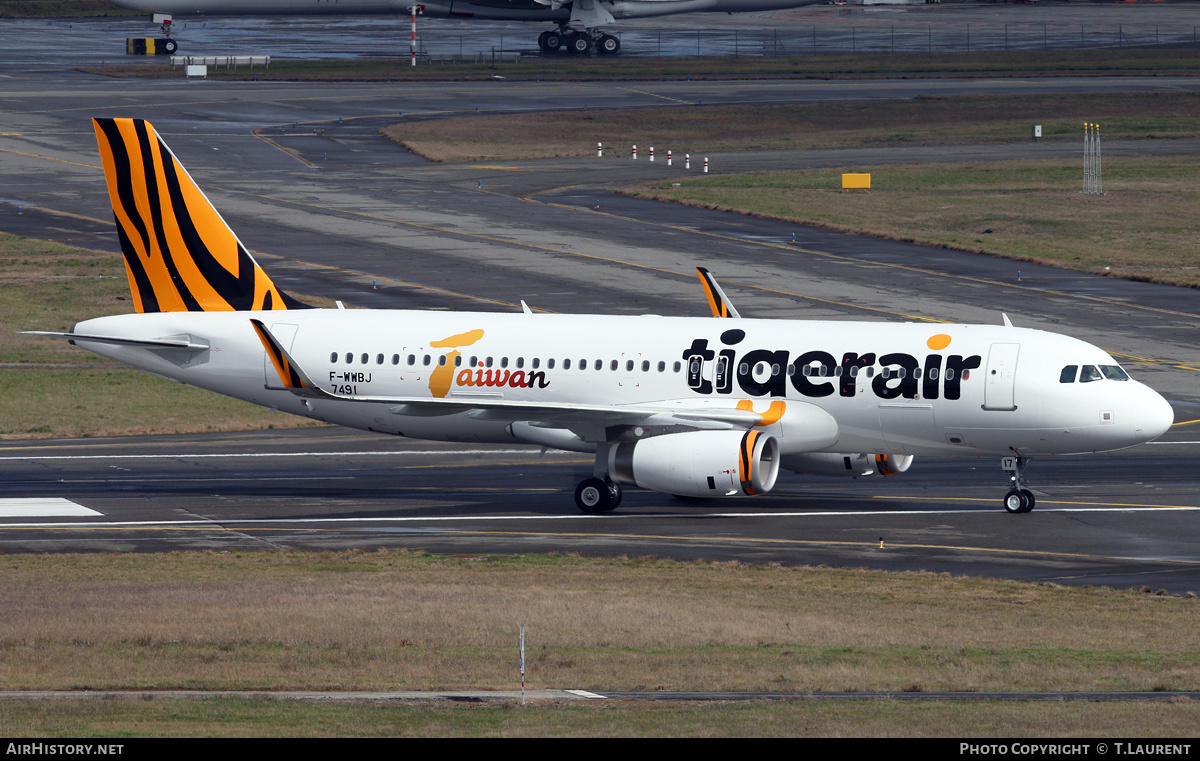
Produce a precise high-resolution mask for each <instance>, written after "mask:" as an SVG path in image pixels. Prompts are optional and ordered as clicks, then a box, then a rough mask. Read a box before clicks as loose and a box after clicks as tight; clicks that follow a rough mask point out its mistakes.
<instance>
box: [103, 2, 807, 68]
mask: <svg viewBox="0 0 1200 761" xmlns="http://www.w3.org/2000/svg"><path fill="white" fill-rule="evenodd" d="M113 2H114V3H115V4H117V5H120V6H122V7H124V8H133V9H135V10H142V11H147V12H150V13H155V14H166V15H170V16H172V17H174V16H191V15H196V16H319V15H325V14H361V15H389V14H408V13H411V12H412V8H413V6H414V5H415V6H416V7H417V8H418V9H419V10H420V13H422V15H424V16H427V17H433V18H460V19H481V20H486V21H541V22H551V23H553V24H556V25H557V28H556V29H553V30H550V31H545V32H542V33H541V35H540V36H539V37H538V47H540V48H541V49H542V50H543V51H544V52H548V53H549V52H554V51H556V50H559V49H561V48H566V50H567V51H568V52H570V53H575V54H579V55H583V54H586V53H588V52H590V51H591V50H592V49H593V48H595V49H596V52H598V53H601V54H612V53H616V52H617V51H619V50H620V49H621V40H620V39H619V38H617V37H615V36H614V35H611V34H608V33H606V32H604V31H602V30H601V29H600V27H602V26H607V25H610V24H613V23H615V22H616V20H617V19H630V18H650V17H653V16H670V15H674V14H677V13H701V12H706V13H753V12H757V11H775V10H783V9H785V8H799V7H801V6H805V5H816V4H817V3H818V2H821V0H421V2H407V1H404V0H399V1H398V0H113Z"/></svg>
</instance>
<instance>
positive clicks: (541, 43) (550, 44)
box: [538, 30, 564, 53]
mask: <svg viewBox="0 0 1200 761" xmlns="http://www.w3.org/2000/svg"><path fill="white" fill-rule="evenodd" d="M563 39H564V36H563V33H562V31H561V30H558V31H549V32H542V33H541V34H540V35H538V47H539V48H541V49H542V52H543V53H555V52H558V50H559V48H561V47H562V46H563Z"/></svg>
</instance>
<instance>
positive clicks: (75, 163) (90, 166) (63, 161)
mask: <svg viewBox="0 0 1200 761" xmlns="http://www.w3.org/2000/svg"><path fill="white" fill-rule="evenodd" d="M0 152H3V153H15V154H17V155H18V156H29V157H30V158H35V159H45V160H46V161H57V162H58V163H60V164H70V165H71V166H85V167H87V168H88V169H102V168H103V167H99V166H96V165H95V164H81V163H80V162H78V161H67V160H66V159H56V158H54V157H53V156H43V155H41V154H39V153H26V152H25V151H14V150H13V149H11V148H0Z"/></svg>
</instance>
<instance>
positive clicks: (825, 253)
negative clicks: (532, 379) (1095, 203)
mask: <svg viewBox="0 0 1200 761" xmlns="http://www.w3.org/2000/svg"><path fill="white" fill-rule="evenodd" d="M572 187H576V186H575V185H564V186H563V187H560V188H549V189H547V190H539V191H536V192H534V193H530V194H527V195H523V196H518V197H519V198H520V199H521V200H522V201H528V202H530V203H537V204H542V205H544V206H553V207H555V208H559V209H566V210H570V211H577V212H579V211H582V212H586V213H588V214H598V215H602V216H606V217H611V218H613V219H621V220H625V221H627V222H637V223H641V224H645V225H650V226H652V227H661V228H665V229H668V230H677V231H679V232H686V233H693V234H696V235H706V236H709V237H712V238H720V239H722V240H729V241H735V242H738V243H748V244H754V245H759V246H766V247H768V248H777V249H781V250H784V251H792V252H799V253H802V254H811V255H813V256H822V257H825V258H827V259H833V260H836V261H843V262H852V263H855V264H872V265H877V266H880V267H890V268H893V269H900V270H906V271H909V272H916V273H918V274H921V275H930V276H933V277H941V278H946V279H950V280H966V281H969V282H976V283H982V284H984V285H990V286H1004V287H1008V288H1015V289H1018V290H1019V291H1021V292H1023V293H1029V292H1030V291H1032V292H1035V293H1045V294H1049V295H1052V296H1063V297H1065V298H1071V299H1086V300H1089V301H1098V302H1100V303H1103V304H1111V305H1114V306H1117V307H1125V308H1133V309H1144V310H1146V311H1150V312H1159V313H1162V314H1171V315H1176V316H1180V317H1188V318H1193V319H1194V318H1197V317H1200V314H1194V313H1191V312H1180V311H1177V310H1173V309H1164V308H1162V307H1152V306H1146V305H1144V304H1137V303H1134V302H1128V301H1120V300H1117V299H1106V298H1103V297H1100V296H1089V295H1084V294H1077V293H1068V292H1066V291H1056V290H1052V289H1049V288H1029V287H1028V286H1025V285H1016V284H1014V283H1011V282H1006V281H1001V280H991V279H988V278H983V277H974V276H971V275H955V274H951V273H947V272H941V271H939V270H931V269H925V268H923V267H916V266H913V265H909V264H897V263H895V262H880V261H873V260H869V259H860V258H856V257H852V256H843V255H841V254H833V253H830V252H828V251H818V250H816V249H809V248H802V247H800V246H793V245H791V244H788V243H773V242H770V241H765V240H753V239H751V238H745V237H741V236H737V235H729V234H727V233H720V232H711V231H707V230H699V229H696V228H694V227H685V226H683V225H671V224H665V223H662V222H651V221H648V220H644V219H639V218H637V217H627V216H623V215H621V214H613V213H612V212H607V211H598V210H596V209H592V208H588V207H586V206H570V205H567V204H560V203H555V202H553V201H542V200H538V199H535V198H533V196H535V195H544V194H547V193H554V192H557V191H561V190H564V189H569V188H572ZM661 203H670V202H666V201H664V202H661ZM683 205H687V204H683ZM776 221H778V220H776ZM797 224H802V223H797ZM835 232H841V231H835ZM845 234H847V235H851V234H854V233H845ZM866 237H878V236H866ZM630 266H637V265H630ZM1046 266H1049V265H1046ZM721 282H723V283H726V284H727V285H733V286H736V287H739V288H747V289H754V290H761V291H767V292H769V293H783V294H784V295H797V294H788V293H786V292H783V291H772V290H771V289H769V288H764V287H762V286H757V285H747V284H743V283H736V282H732V281H728V282H727V281H724V280H722V281H721ZM800 298H809V297H807V296H800ZM814 300H816V301H819V299H814ZM832 303H837V302H832ZM844 306H854V307H856V308H859V309H869V308H868V307H858V306H857V305H852V304H846V305H844ZM870 311H877V312H885V313H888V314H895V313H894V312H892V313H889V312H886V310H882V309H872V310H870ZM905 316H906V317H909V319H919V320H925V321H928V322H948V321H947V320H934V319H931V318H928V317H920V316H908V315H905ZM1160 364H1171V365H1172V366H1174V367H1178V368H1180V369H1184V370H1194V371H1196V372H1200V368H1195V367H1187V366H1184V365H1173V364H1172V363H1170V362H1162V363H1160Z"/></svg>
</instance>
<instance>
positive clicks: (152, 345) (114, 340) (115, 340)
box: [21, 330, 208, 351]
mask: <svg viewBox="0 0 1200 761" xmlns="http://www.w3.org/2000/svg"><path fill="white" fill-rule="evenodd" d="M21 332H22V333H23V334H24V335H27V336H49V337H51V338H66V339H67V340H69V341H70V342H71V343H75V342H77V341H90V342H93V343H102V344H113V345H116V346H137V347H141V348H144V349H183V350H185V351H203V350H205V349H207V348H208V344H200V343H195V342H194V341H189V340H186V339H179V338H121V337H119V336H93V335H88V334H86V333H54V332H50V331H46V330H23V331H21Z"/></svg>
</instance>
